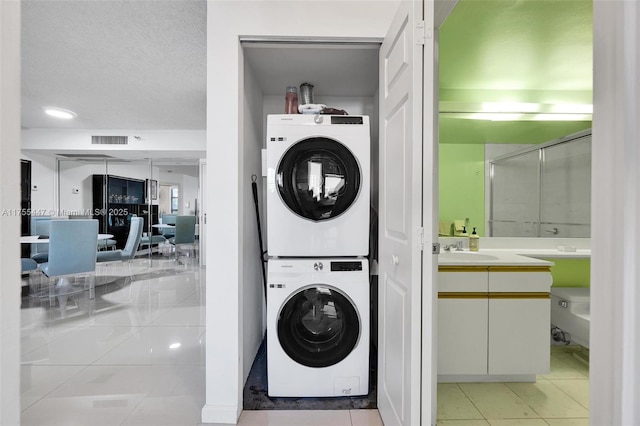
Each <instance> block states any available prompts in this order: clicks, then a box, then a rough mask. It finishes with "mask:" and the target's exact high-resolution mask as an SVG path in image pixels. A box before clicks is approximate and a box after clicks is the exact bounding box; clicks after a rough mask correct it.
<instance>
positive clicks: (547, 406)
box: [21, 261, 589, 426]
mask: <svg viewBox="0 0 640 426" xmlns="http://www.w3.org/2000/svg"><path fill="white" fill-rule="evenodd" d="M202 272H203V270H200V269H199V268H197V267H193V268H190V267H184V266H180V267H176V265H175V263H173V262H171V261H166V262H162V261H160V262H155V261H154V262H153V264H149V263H148V262H145V261H140V262H136V266H135V268H134V276H135V277H136V279H135V280H134V281H133V283H131V282H130V281H127V280H126V279H124V278H123V277H122V276H123V275H124V276H128V271H127V270H126V268H118V267H117V266H115V267H114V266H109V267H108V268H105V269H103V271H102V276H103V278H105V279H109V280H115V284H113V285H110V286H109V287H108V288H107V287H105V288H102V289H100V288H98V289H97V290H96V292H97V294H98V297H96V299H95V300H86V299H82V298H78V299H77V300H69V301H68V302H69V303H67V308H66V309H65V311H64V312H63V311H61V310H60V309H59V308H58V307H54V308H49V307H48V304H44V305H43V304H39V303H32V302H30V301H28V302H27V303H26V304H25V305H24V306H23V307H22V310H21V314H22V324H21V330H22V332H21V337H22V343H23V345H22V367H21V397H22V401H21V405H22V419H21V424H23V425H47V426H48V425H56V424H61V425H63V424H64V425H66V424H83V425H84V424H87V425H88V424H91V425H100V424H104V425H118V424H120V425H150V424H153V425H198V424H200V422H199V419H200V410H201V408H202V406H203V405H204V344H205V341H204V325H205V322H204V319H205V309H204V296H205V291H204V287H203V286H202V282H203V278H202ZM177 341H180V342H181V346H180V349H177V350H175V351H174V350H172V349H167V348H168V347H169V346H170V345H171V344H173V343H175V342H177ZM575 350H576V349H575V348H570V347H560V348H558V347H553V348H552V355H551V372H550V373H549V374H546V375H541V376H539V377H538V381H537V382H536V383H458V384H456V383H447V384H440V385H438V419H439V420H438V425H439V426H545V425H549V426H587V425H588V424H589V419H588V415H589V413H588V404H589V370H588V366H586V365H585V364H584V363H583V362H581V361H579V360H578V359H577V358H576V357H575V356H573V352H574V351H575ZM240 424H241V425H277V426H282V425H296V426H307V425H309V426H314V425H317V426H325V425H327V426H328V425H331V426H340V425H345V426H365V425H366V426H382V425H383V423H382V420H381V418H380V414H379V412H378V410H341V411H330V410H320V411H312V412H309V411H266V410H265V411H245V412H243V413H242V416H241V418H240Z"/></svg>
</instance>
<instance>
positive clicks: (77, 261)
mask: <svg viewBox="0 0 640 426" xmlns="http://www.w3.org/2000/svg"><path fill="white" fill-rule="evenodd" d="M97 248H98V221H97V220H95V219H80V220H52V221H51V224H50V231H49V261H48V262H47V263H43V264H42V265H41V268H40V269H41V270H42V273H43V274H44V275H45V276H47V277H48V278H49V283H48V287H49V292H48V296H49V303H50V305H51V306H53V305H54V304H55V297H56V296H66V295H68V294H72V293H75V292H78V291H82V290H87V289H88V290H89V298H91V299H93V298H94V296H95V270H96V256H97ZM78 276H83V277H84V278H85V280H84V281H85V282H84V286H83V288H82V289H80V290H78V289H77V286H75V285H73V284H72V283H71V282H70V281H69V279H70V278H74V281H75V278H76V277H78ZM87 279H88V280H89V283H88V285H87ZM45 296H46V294H45Z"/></svg>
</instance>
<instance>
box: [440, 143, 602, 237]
mask: <svg viewBox="0 0 640 426" xmlns="http://www.w3.org/2000/svg"><path fill="white" fill-rule="evenodd" d="M590 213H591V130H586V131H582V132H579V133H575V134H573V135H570V136H567V137H564V138H561V139H558V140H555V141H552V142H549V143H544V144H539V145H510V144H473V145H472V144H441V145H440V222H441V226H440V236H445V235H446V234H447V231H448V227H447V225H448V224H450V223H453V221H455V220H463V221H465V222H466V223H468V224H469V227H470V229H468V231H469V232H470V231H471V227H476V228H477V231H478V234H479V235H481V236H493V237H539V238H588V237H590V228H591V216H590ZM452 234H453V231H449V232H448V235H452Z"/></svg>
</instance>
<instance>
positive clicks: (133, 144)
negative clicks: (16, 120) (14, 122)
mask: <svg viewBox="0 0 640 426" xmlns="http://www.w3.org/2000/svg"><path fill="white" fill-rule="evenodd" d="M92 135H100V136H129V144H128V145H92V144H91V136H92ZM134 136H140V140H138V139H136V138H135V137H134ZM21 146H22V149H23V150H44V151H47V152H51V151H54V150H57V152H63V151H68V150H72V151H73V150H83V151H97V152H98V151H99V152H105V153H108V151H114V154H113V155H114V156H122V155H123V153H125V152H126V151H133V152H144V151H167V152H168V154H167V157H168V158H171V154H170V153H171V152H176V153H178V152H179V153H181V155H179V157H184V155H182V153H185V152H186V153H187V154H192V156H193V157H194V158H201V157H202V156H203V155H204V151H205V149H206V132H205V131H204V130H153V131H151V130H117V129H116V130H101V129H88V130H85V129H81V130H74V129H23V130H22V145H21Z"/></svg>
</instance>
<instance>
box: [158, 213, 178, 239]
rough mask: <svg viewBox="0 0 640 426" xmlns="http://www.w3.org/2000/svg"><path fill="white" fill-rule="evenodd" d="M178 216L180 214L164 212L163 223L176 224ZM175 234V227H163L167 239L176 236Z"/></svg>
mask: <svg viewBox="0 0 640 426" xmlns="http://www.w3.org/2000/svg"><path fill="white" fill-rule="evenodd" d="M177 217H178V216H177V215H175V214H164V215H162V223H163V224H165V225H175V224H176V219H177ZM175 235H176V230H175V229H171V228H163V229H162V236H163V237H165V238H167V239H169V238H172V237H175Z"/></svg>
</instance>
